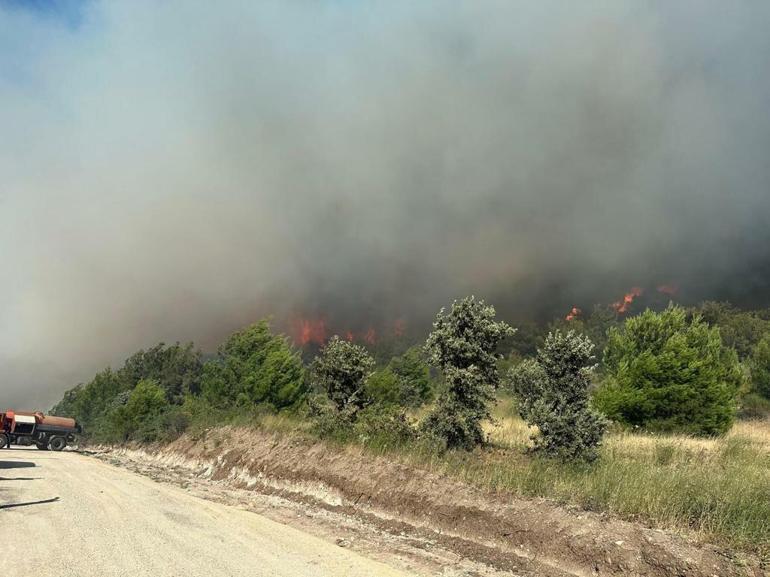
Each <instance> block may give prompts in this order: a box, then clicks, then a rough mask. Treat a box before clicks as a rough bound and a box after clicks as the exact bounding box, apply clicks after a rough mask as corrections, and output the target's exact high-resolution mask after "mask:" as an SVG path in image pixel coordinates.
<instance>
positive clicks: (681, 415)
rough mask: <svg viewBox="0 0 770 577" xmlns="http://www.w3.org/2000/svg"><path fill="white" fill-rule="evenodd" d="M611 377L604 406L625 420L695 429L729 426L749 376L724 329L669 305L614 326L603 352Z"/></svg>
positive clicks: (602, 396)
mask: <svg viewBox="0 0 770 577" xmlns="http://www.w3.org/2000/svg"><path fill="white" fill-rule="evenodd" d="M604 365H605V370H606V373H607V375H608V380H607V382H606V384H605V385H604V386H603V387H601V388H600V389H599V390H598V391H597V393H596V396H595V403H596V405H597V407H598V408H599V409H600V410H601V411H602V412H604V413H605V414H606V415H607V416H609V417H610V418H612V419H615V420H617V421H619V422H621V423H625V424H628V425H635V426H640V427H645V428H646V429H649V430H655V431H681V432H684V433H689V434H696V435H715V434H722V433H724V432H726V431H727V430H728V429H729V428H730V426H731V425H732V423H733V421H734V419H735V413H736V397H737V394H738V391H739V389H740V386H741V384H742V382H743V374H742V371H741V368H740V365H739V364H738V359H737V356H736V354H735V351H734V350H733V349H729V348H726V347H724V346H723V345H722V341H721V338H720V335H719V329H718V328H716V327H709V326H708V325H707V324H706V323H705V322H704V321H703V320H702V319H701V318H700V317H699V316H698V315H694V316H692V317H688V315H687V313H686V311H685V310H684V309H683V308H681V307H677V306H674V305H670V306H669V307H668V308H667V309H666V310H665V311H663V312H660V313H655V312H653V311H650V310H647V311H645V312H644V313H643V314H641V315H639V316H636V317H632V318H629V319H627V320H626V322H625V324H624V326H623V327H622V329H611V330H610V333H609V339H608V342H607V347H606V349H605V352H604Z"/></svg>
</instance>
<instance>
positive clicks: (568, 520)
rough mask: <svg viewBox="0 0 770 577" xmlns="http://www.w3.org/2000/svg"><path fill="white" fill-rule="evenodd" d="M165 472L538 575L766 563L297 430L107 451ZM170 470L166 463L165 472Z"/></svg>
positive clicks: (740, 568) (233, 433) (731, 572)
mask: <svg viewBox="0 0 770 577" xmlns="http://www.w3.org/2000/svg"><path fill="white" fill-rule="evenodd" d="M109 458H111V459H113V460H114V461H115V462H117V463H120V464H123V465H128V466H131V467H133V468H135V469H138V470H141V471H142V472H145V473H149V474H152V475H154V476H159V477H164V478H165V480H170V481H174V480H175V479H176V481H177V482H180V481H181V480H183V479H184V480H186V481H184V482H185V483H189V482H191V480H192V481H197V482H205V483H208V484H209V486H211V487H218V488H219V489H222V490H224V489H228V490H238V491H248V492H252V493H259V494H263V495H277V496H280V497H281V498H283V499H288V500H291V501H294V502H297V503H303V504H305V505H306V506H309V507H315V508H320V509H323V510H326V511H330V512H334V513H336V514H339V515H345V516H348V517H355V518H358V519H362V520H365V521H366V522H368V523H370V524H373V525H376V526H378V527H379V528H380V529H381V530H382V531H386V532H390V533H393V534H399V535H414V536H415V537H416V538H420V539H430V540H432V541H433V542H435V543H438V544H440V545H441V546H444V547H447V548H452V549H454V550H455V551H457V552H459V553H460V554H461V555H462V556H463V557H464V558H468V559H473V560H476V561H480V562H483V563H486V564H489V565H492V566H494V567H497V568H499V569H504V570H516V571H522V572H532V573H535V574H538V575H586V576H588V575H602V576H604V575H645V576H683V577H711V576H714V575H718V576H720V577H729V576H738V575H752V576H760V575H762V576H763V575H765V573H763V572H762V571H761V570H760V569H759V568H758V566H757V564H756V562H754V561H752V560H748V561H747V560H745V559H744V560H742V562H741V563H736V562H735V560H734V559H732V558H730V557H729V556H728V555H726V554H724V553H722V552H720V551H719V550H717V549H715V548H711V547H702V546H697V545H695V544H692V543H688V542H687V541H686V540H684V539H683V538H681V537H679V536H676V535H672V534H668V533H665V532H661V531H656V530H651V529H648V528H645V527H641V526H639V525H636V524H633V523H628V522H624V521H619V520H616V519H611V518H608V517H606V516H602V515H598V514H593V513H585V512H575V511H568V510H566V509H564V508H562V507H558V506H556V505H553V504H551V503H549V502H545V501H533V500H525V499H516V498H512V497H511V496H510V495H502V494H494V493H488V492H484V491H481V490H479V489H476V488H473V487H470V486H467V485H465V484H462V483H459V482H457V481H454V480H452V479H448V478H443V477H439V476H437V475H434V474H431V473H428V472H425V471H422V470H419V469H415V468H412V467H410V466H407V465H405V464H403V463H398V462H394V461H392V460H388V459H385V458H380V457H375V456H372V455H370V454H368V453H366V452H365V451H362V450H361V449H358V448H354V447H353V448H339V447H333V446H329V445H326V444H324V443H321V442H315V441H310V440H306V439H300V438H297V437H292V436H285V435H276V434H270V433H264V432H258V431H254V430H250V429H249V430H246V429H230V428H224V429H217V430H212V431H209V432H207V435H206V436H205V438H204V439H193V438H191V437H188V436H186V437H183V438H181V439H179V440H178V441H176V442H174V443H173V444H171V445H168V446H165V447H153V448H149V449H147V448H145V449H142V450H129V449H118V450H112V451H110V452H109ZM170 472H172V473H170Z"/></svg>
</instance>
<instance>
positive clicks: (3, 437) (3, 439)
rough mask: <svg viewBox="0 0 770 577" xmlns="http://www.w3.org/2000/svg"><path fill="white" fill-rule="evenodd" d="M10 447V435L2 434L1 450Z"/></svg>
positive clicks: (0, 439)
mask: <svg viewBox="0 0 770 577" xmlns="http://www.w3.org/2000/svg"><path fill="white" fill-rule="evenodd" d="M6 446H8V435H6V434H5V433H0V449H5V447H6Z"/></svg>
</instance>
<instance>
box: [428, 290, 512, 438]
mask: <svg viewBox="0 0 770 577" xmlns="http://www.w3.org/2000/svg"><path fill="white" fill-rule="evenodd" d="M494 319H495V309H494V307H492V306H487V305H485V304H484V301H481V300H479V301H477V300H476V299H475V298H474V297H468V298H465V299H463V300H461V301H455V302H454V303H453V304H452V310H451V311H450V312H449V313H448V314H445V313H444V309H441V311H439V313H438V315H436V321H435V322H434V323H433V332H431V334H430V335H429V336H428V341H427V343H426V344H425V351H426V353H427V355H428V358H429V360H430V362H431V363H432V364H433V365H435V366H436V367H438V368H439V369H441V371H442V373H443V375H444V379H445V381H446V388H445V390H444V391H443V392H442V394H441V396H440V397H439V399H438V401H437V403H436V406H435V407H434V409H433V411H432V412H431V413H430V415H428V417H427V418H426V419H425V421H424V422H423V430H424V431H426V432H427V433H429V434H432V435H434V436H437V437H438V438H440V439H442V440H443V441H444V442H445V443H446V445H447V447H463V448H472V447H473V446H475V445H478V444H479V443H481V442H482V441H483V440H484V435H483V431H482V428H481V422H482V421H483V420H484V419H487V418H489V416H490V415H489V408H488V406H487V405H488V403H489V402H490V401H491V400H492V399H493V398H494V396H493V391H494V389H495V388H496V387H497V385H498V383H499V380H500V377H499V374H498V370H497V355H496V350H497V346H498V344H499V343H500V341H501V340H503V339H504V338H506V337H508V336H511V335H513V333H514V330H513V329H512V328H511V327H509V326H508V325H507V324H506V323H504V322H497V321H495V320H494Z"/></svg>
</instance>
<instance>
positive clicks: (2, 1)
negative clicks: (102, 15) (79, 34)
mask: <svg viewBox="0 0 770 577" xmlns="http://www.w3.org/2000/svg"><path fill="white" fill-rule="evenodd" d="M89 1H90V0H0V7H3V8H5V9H9V10H28V11H29V12H31V13H35V14H37V15H39V16H40V17H42V18H55V19H58V20H60V21H61V22H63V23H64V24H66V25H67V26H69V27H71V28H76V27H77V26H78V25H79V24H80V23H81V22H82V18H83V11H84V10H85V8H86V5H87V4H88V2H89Z"/></svg>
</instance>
